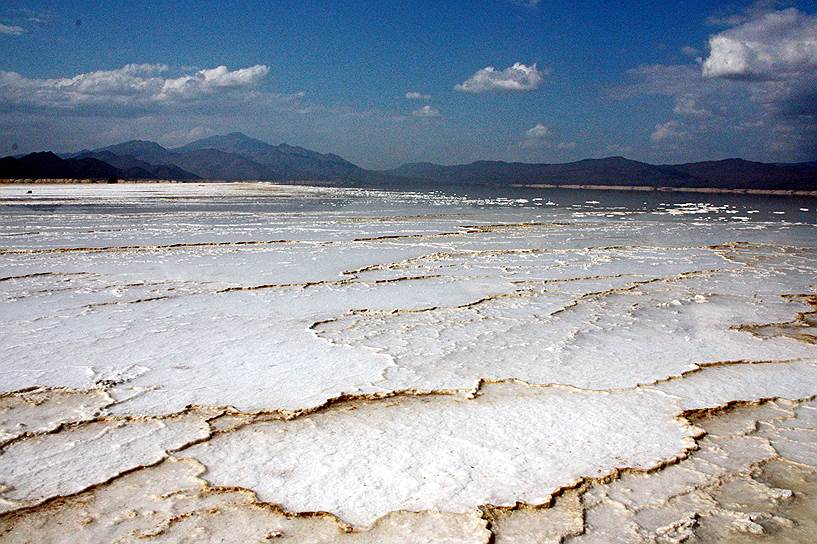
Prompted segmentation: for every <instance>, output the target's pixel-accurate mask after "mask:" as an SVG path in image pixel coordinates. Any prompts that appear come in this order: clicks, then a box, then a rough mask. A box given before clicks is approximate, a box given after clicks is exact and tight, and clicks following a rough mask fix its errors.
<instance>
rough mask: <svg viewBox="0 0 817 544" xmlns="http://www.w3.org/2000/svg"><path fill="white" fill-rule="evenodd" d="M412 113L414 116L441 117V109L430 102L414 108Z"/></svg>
mask: <svg viewBox="0 0 817 544" xmlns="http://www.w3.org/2000/svg"><path fill="white" fill-rule="evenodd" d="M411 114H412V115H413V116H414V117H439V116H440V110H438V109H437V108H435V107H434V106H429V105H428V104H426V105H425V106H423V107H422V108H419V109H416V110H414V111H413V112H411Z"/></svg>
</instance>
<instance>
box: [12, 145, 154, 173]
mask: <svg viewBox="0 0 817 544" xmlns="http://www.w3.org/2000/svg"><path fill="white" fill-rule="evenodd" d="M141 173H143V174H147V172H141ZM122 174H123V173H122V171H121V170H119V169H118V168H116V167H114V166H111V165H110V164H108V163H105V162H102V161H100V160H97V159H92V158H83V159H61V158H60V157H58V156H57V155H55V154H54V153H51V152H50V151H43V152H40V153H30V154H28V155H24V156H22V157H4V158H2V159H0V178H3V179H48V178H54V179H107V178H111V177H123V175H122Z"/></svg>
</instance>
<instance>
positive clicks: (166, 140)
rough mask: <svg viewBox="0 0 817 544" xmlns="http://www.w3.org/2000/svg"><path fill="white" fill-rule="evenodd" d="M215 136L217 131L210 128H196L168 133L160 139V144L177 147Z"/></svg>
mask: <svg viewBox="0 0 817 544" xmlns="http://www.w3.org/2000/svg"><path fill="white" fill-rule="evenodd" d="M214 134H216V131H215V130H213V129H211V128H209V127H205V126H196V127H193V128H191V129H189V130H184V129H181V130H173V131H170V132H167V133H165V134H163V135H161V136H160V137H159V142H160V143H162V144H164V145H168V146H176V145H182V144H186V143H189V142H192V141H193V140H200V139H201V138H206V137H207V136H212V135H214Z"/></svg>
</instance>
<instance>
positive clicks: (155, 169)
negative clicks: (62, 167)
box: [73, 151, 201, 181]
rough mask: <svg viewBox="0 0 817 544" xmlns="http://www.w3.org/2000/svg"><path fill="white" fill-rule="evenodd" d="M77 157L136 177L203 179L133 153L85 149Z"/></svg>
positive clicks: (184, 179)
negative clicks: (106, 165)
mask: <svg viewBox="0 0 817 544" xmlns="http://www.w3.org/2000/svg"><path fill="white" fill-rule="evenodd" d="M73 158H75V159H84V158H92V159H97V160H100V161H102V162H106V163H108V164H110V165H111V166H114V167H116V168H118V169H119V170H121V171H122V172H123V176H124V177H127V178H135V179H149V178H153V179H172V180H180V181H192V180H197V179H201V178H200V177H199V176H197V175H196V174H193V173H192V172H188V171H187V170H183V169H182V168H179V167H178V166H175V165H173V164H150V163H148V162H145V161H142V160H139V159H137V158H135V157H133V156H131V155H116V154H114V153H112V152H111V151H96V152H94V151H85V152H81V153H78V154H76V155H74V156H73ZM137 169H139V170H141V171H142V172H143V173H144V175H146V176H147V177H144V176H140V175H134V174H137Z"/></svg>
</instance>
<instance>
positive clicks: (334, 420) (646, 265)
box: [0, 183, 817, 542]
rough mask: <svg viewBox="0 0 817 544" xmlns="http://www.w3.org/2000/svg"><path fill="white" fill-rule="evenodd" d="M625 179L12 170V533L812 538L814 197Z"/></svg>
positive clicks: (6, 465) (8, 206) (20, 537)
mask: <svg viewBox="0 0 817 544" xmlns="http://www.w3.org/2000/svg"><path fill="white" fill-rule="evenodd" d="M29 191H30V192H29ZM626 198H627V200H622V197H620V196H617V193H614V192H608V193H606V194H603V195H601V196H597V194H596V193H594V194H593V197H592V199H591V198H590V197H586V196H585V195H582V194H580V193H569V192H560V191H551V192H550V193H548V194H544V193H541V194H537V193H536V192H535V191H529V193H528V194H525V195H519V194H515V195H513V196H504V197H499V196H489V197H486V196H470V197H469V196H454V195H445V194H441V193H388V192H378V191H367V190H358V189H334V188H307V187H295V186H290V187H287V186H274V185H267V184H246V183H240V184H238V183H237V184H144V185H110V186H109V185H99V186H69V185H63V186H39V185H38V186H8V187H2V188H0V259H1V260H0V293H1V294H2V297H3V310H2V314H0V388H2V396H1V397H0V512H2V513H0V541H7V542H131V541H133V542H136V541H139V542H144V541H149V542H150V541H158V542H187V541H189V542H201V541H208V540H210V541H220V542H266V541H270V540H272V541H276V542H277V541H282V542H342V541H347V540H348V541H355V542H408V541H411V542H489V541H494V542H562V541H574V540H575V541H584V542H681V541H687V542H694V541H696V540H697V541H702V542H706V541H715V540H713V539H716V540H718V541H734V542H739V541H743V540H741V539H743V538H754V539H764V538H765V539H768V541H770V542H772V541H774V542H777V541H781V542H799V541H806V540H801V537H802V536H803V535H808V534H812V535H813V532H812V531H814V530H815V529H817V528H815V527H814V526H813V525H809V523H812V524H813V520H814V519H815V508H817V506H815V505H816V504H817V405H815V403H814V396H815V395H817V329H816V327H817V317H815V316H816V315H817V314H816V313H815V311H816V310H815V309H816V308H817V226H815V222H816V221H815V219H816V218H817V215H815V213H814V212H813V211H812V212H808V210H809V209H813V206H809V207H808V208H805V207H803V204H802V203H797V202H794V201H790V200H787V199H786V198H779V199H777V200H771V201H764V202H762V203H758V202H757V201H754V202H753V201H752V200H751V199H750V198H749V197H740V196H734V197H730V198H731V200H729V199H727V198H722V199H721V200H719V201H717V202H715V203H713V202H712V201H711V200H703V201H702V200H701V199H702V198H707V199H709V198H711V197H710V196H708V195H707V196H706V197H704V196H702V195H683V194H680V193H677V194H673V195H671V196H669V195H668V196H667V197H666V198H668V199H672V200H663V201H662V200H661V197H660V196H658V197H655V196H651V197H650V198H652V199H653V201H650V202H641V201H640V200H639V199H642V198H643V197H642V196H640V195H629V196H627V197H626ZM656 198H657V200H656ZM686 198H690V199H691V200H689V201H685V200H684V199H686ZM741 199H743V200H741ZM804 210H805V211H804ZM780 212H782V213H780ZM741 486H743V487H741ZM753 541H754V540H753Z"/></svg>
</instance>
